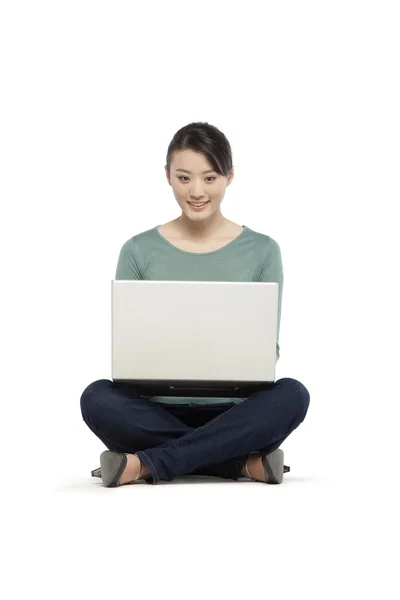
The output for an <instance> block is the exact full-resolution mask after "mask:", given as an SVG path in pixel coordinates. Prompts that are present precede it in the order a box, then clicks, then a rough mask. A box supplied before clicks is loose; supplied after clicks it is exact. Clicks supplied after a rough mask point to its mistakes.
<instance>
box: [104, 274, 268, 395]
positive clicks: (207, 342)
mask: <svg viewBox="0 0 400 600" xmlns="http://www.w3.org/2000/svg"><path fill="white" fill-rule="evenodd" d="M111 289H112V294H111V297H112V302H111V305H112V308H111V313H112V336H111V337H112V379H113V380H114V381H115V382H122V383H126V384H131V385H134V386H136V388H137V389H138V391H139V393H140V394H141V395H148V396H152V395H160V396H208V395H210V396H221V397H241V396H243V397H246V396H249V395H250V394H251V393H253V392H254V391H257V390H258V389H261V388H262V387H264V386H265V384H268V383H273V382H274V381H275V365H276V341H277V340H276V334H277V318H278V283H269V282H268V283H267V282H214V281H147V280H146V281H145V280H121V279H119V280H113V281H112V282H111Z"/></svg>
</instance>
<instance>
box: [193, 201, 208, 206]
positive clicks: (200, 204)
mask: <svg viewBox="0 0 400 600" xmlns="http://www.w3.org/2000/svg"><path fill="white" fill-rule="evenodd" d="M209 202H210V201H209V200H207V202H200V203H196V202H188V204H191V205H192V206H205V205H206V204H208V203H209Z"/></svg>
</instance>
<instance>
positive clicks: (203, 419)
mask: <svg viewBox="0 0 400 600" xmlns="http://www.w3.org/2000/svg"><path fill="white" fill-rule="evenodd" d="M309 403H310V394H309V393H308V390H307V389H306V387H305V386H304V385H303V384H302V383H300V381H297V380H296V379H292V378H289V377H285V378H283V379H279V380H278V381H276V382H275V383H273V384H269V385H266V386H265V388H264V389H263V390H261V391H258V392H255V393H254V394H252V395H251V396H249V397H248V398H246V399H244V400H243V401H242V402H240V403H239V404H235V403H233V402H232V403H225V404H223V403H221V404H213V405H207V406H199V407H198V406H189V405H186V406H182V405H177V404H173V405H171V404H167V403H163V404H159V403H156V402H152V401H151V400H149V399H148V398H146V397H143V396H140V395H139V394H138V393H137V392H136V391H135V389H134V388H133V387H132V386H130V385H129V384H123V383H116V382H113V381H110V380H109V379H99V380H98V381H94V382H93V383H91V384H90V385H89V386H88V387H87V388H86V389H85V390H84V392H83V394H82V396H81V411H82V416H83V420H84V421H85V423H86V424H87V425H88V427H89V428H90V429H91V430H92V431H93V433H95V434H96V435H97V437H98V438H99V439H100V440H101V441H102V442H103V443H104V444H105V446H106V447H107V448H108V449H109V450H113V451H117V452H125V453H130V454H136V455H137V456H138V457H139V458H140V460H141V461H142V463H143V464H145V465H146V466H147V467H148V469H149V471H150V472H151V478H150V479H147V480H146V481H147V482H148V483H153V484H154V483H157V482H158V481H171V480H173V479H175V478H176V477H179V476H181V475H212V476H216V477H224V478H226V479H234V480H236V481H237V480H238V479H239V477H242V474H241V471H242V468H243V466H244V463H245V461H246V458H247V455H248V454H249V453H250V452H253V451H257V450H258V451H259V452H265V453H269V452H272V451H273V450H275V449H276V448H279V446H280V445H281V444H282V442H283V441H284V440H285V439H286V438H287V437H288V435H289V434H290V433H291V432H292V431H293V430H294V429H296V428H297V427H298V426H299V425H300V423H301V422H302V421H303V420H304V418H305V416H306V413H307V410H308V406H309Z"/></svg>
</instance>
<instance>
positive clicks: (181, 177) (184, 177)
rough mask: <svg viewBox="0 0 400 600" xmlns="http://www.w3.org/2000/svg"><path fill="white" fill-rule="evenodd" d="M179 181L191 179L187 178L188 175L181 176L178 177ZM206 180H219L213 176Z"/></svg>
mask: <svg viewBox="0 0 400 600" xmlns="http://www.w3.org/2000/svg"><path fill="white" fill-rule="evenodd" d="M178 179H179V180H181V181H182V179H189V177H186V175H181V176H180V177H178ZM206 179H212V180H215V179H217V178H216V177H213V176H212V175H210V177H206Z"/></svg>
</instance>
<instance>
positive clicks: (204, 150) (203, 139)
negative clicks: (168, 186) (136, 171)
mask: <svg viewBox="0 0 400 600" xmlns="http://www.w3.org/2000/svg"><path fill="white" fill-rule="evenodd" d="M178 150H193V151H194V152H198V153H199V154H203V155H204V156H205V158H206V159H207V160H208V161H209V162H210V163H211V165H212V167H213V169H215V171H216V172H217V173H218V174H219V175H224V176H225V177H227V176H228V173H229V171H230V170H231V169H232V150H231V146H230V143H229V141H228V139H227V138H226V136H225V135H224V134H223V133H222V131H220V130H219V129H217V127H214V125H210V124H209V123H206V122H197V123H189V124H188V125H185V126H184V127H182V128H181V129H179V131H177V132H176V133H175V135H174V137H173V138H172V141H171V143H170V145H169V146H168V152H167V171H168V175H170V174H171V162H172V157H173V153H174V152H176V151H178Z"/></svg>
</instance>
